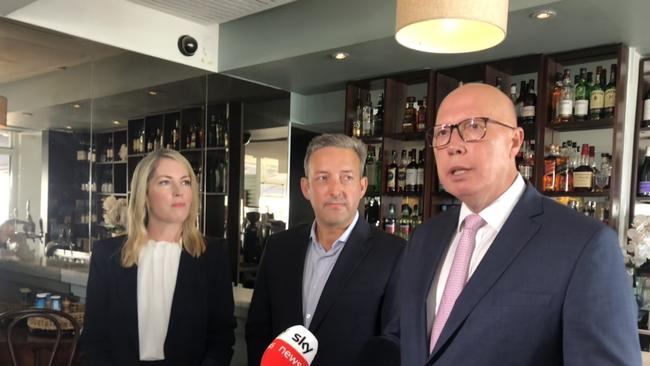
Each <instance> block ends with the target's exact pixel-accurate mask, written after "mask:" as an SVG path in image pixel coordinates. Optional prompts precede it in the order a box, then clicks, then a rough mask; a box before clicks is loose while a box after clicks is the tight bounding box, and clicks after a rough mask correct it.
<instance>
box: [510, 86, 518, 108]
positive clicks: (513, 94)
mask: <svg viewBox="0 0 650 366" xmlns="http://www.w3.org/2000/svg"><path fill="white" fill-rule="evenodd" d="M510 100H512V104H513V105H514V104H517V84H516V83H512V84H510Z"/></svg>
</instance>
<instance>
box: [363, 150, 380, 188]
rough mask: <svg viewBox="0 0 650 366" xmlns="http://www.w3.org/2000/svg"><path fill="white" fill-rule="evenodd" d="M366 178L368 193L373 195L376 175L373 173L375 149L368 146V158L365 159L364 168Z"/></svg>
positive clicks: (375, 186)
mask: <svg viewBox="0 0 650 366" xmlns="http://www.w3.org/2000/svg"><path fill="white" fill-rule="evenodd" d="M365 170H366V172H365V174H366V178H367V179H368V189H367V191H368V193H369V194H375V193H377V175H376V171H375V147H374V146H373V145H368V157H367V158H366V167H365Z"/></svg>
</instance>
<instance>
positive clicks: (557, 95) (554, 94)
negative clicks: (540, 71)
mask: <svg viewBox="0 0 650 366" xmlns="http://www.w3.org/2000/svg"><path fill="white" fill-rule="evenodd" d="M561 98H562V74H561V73H559V72H556V73H555V85H554V86H553V90H552V91H551V122H553V123H558V122H559V121H560V99H561Z"/></svg>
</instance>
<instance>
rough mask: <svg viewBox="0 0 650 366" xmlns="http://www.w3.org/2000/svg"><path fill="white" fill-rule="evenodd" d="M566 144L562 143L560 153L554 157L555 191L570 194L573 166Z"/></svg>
mask: <svg viewBox="0 0 650 366" xmlns="http://www.w3.org/2000/svg"><path fill="white" fill-rule="evenodd" d="M569 150H570V148H569V146H568V143H567V142H563V143H562V147H561V148H560V153H559V154H558V156H557V157H556V160H555V161H556V171H555V191H556V192H572V191H573V166H572V165H571V158H570V153H569Z"/></svg>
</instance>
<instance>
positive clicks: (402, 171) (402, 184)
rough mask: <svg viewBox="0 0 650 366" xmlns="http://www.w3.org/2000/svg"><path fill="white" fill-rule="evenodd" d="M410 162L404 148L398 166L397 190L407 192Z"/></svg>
mask: <svg viewBox="0 0 650 366" xmlns="http://www.w3.org/2000/svg"><path fill="white" fill-rule="evenodd" d="M408 163H409V162H408V160H407V158H406V150H405V149H402V159H401V160H400V164H399V167H397V192H406V166H407V165H408Z"/></svg>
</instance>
